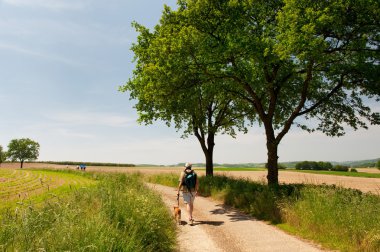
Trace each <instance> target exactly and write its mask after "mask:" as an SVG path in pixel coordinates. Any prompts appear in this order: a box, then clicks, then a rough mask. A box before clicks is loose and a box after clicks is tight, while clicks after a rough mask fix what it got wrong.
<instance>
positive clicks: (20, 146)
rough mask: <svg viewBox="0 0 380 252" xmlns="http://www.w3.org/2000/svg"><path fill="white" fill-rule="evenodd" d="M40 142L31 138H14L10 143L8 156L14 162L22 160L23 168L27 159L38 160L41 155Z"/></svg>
mask: <svg viewBox="0 0 380 252" xmlns="http://www.w3.org/2000/svg"><path fill="white" fill-rule="evenodd" d="M39 150H40V144H39V143H37V142H35V141H33V140H31V139H29V138H21V139H13V140H11V142H10V143H9V144H8V153H7V155H8V157H9V158H10V159H11V161H12V162H15V161H17V160H18V161H20V163H21V166H20V168H22V166H23V164H24V161H25V160H36V159H37V158H38V155H39Z"/></svg>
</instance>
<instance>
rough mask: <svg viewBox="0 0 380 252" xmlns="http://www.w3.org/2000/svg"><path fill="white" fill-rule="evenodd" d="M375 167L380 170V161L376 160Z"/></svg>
mask: <svg viewBox="0 0 380 252" xmlns="http://www.w3.org/2000/svg"><path fill="white" fill-rule="evenodd" d="M376 167H377V169H379V170H380V160H377V163H376Z"/></svg>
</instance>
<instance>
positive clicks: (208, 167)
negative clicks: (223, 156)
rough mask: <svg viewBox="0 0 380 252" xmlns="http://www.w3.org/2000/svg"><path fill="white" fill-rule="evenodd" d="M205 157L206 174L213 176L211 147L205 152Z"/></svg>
mask: <svg viewBox="0 0 380 252" xmlns="http://www.w3.org/2000/svg"><path fill="white" fill-rule="evenodd" d="M205 157H206V176H211V177H212V176H214V162H213V149H211V150H210V149H208V150H207V151H206V152H205Z"/></svg>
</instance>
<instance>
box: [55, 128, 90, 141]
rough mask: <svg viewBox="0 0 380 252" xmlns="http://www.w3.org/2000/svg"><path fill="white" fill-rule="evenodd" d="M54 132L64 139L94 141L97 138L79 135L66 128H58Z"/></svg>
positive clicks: (85, 134)
mask: <svg viewBox="0 0 380 252" xmlns="http://www.w3.org/2000/svg"><path fill="white" fill-rule="evenodd" d="M53 132H54V133H55V134H56V135H58V136H63V137H70V138H71V137H74V138H85V139H94V138H95V136H94V135H91V134H87V133H78V132H73V131H70V130H68V129H64V128H58V129H54V130H53Z"/></svg>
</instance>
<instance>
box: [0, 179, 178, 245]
mask: <svg viewBox="0 0 380 252" xmlns="http://www.w3.org/2000/svg"><path fill="white" fill-rule="evenodd" d="M97 179H98V180H99V182H98V183H97V184H96V185H94V186H92V187H89V188H81V189H75V190H73V192H72V193H71V194H65V195H63V196H54V195H52V197H51V198H50V199H48V200H46V201H45V203H43V204H39V205H38V206H36V205H34V204H33V203H32V202H29V203H24V204H22V205H19V206H18V207H17V208H16V209H12V208H8V209H3V211H2V212H1V215H2V223H1V226H0V251H1V250H2V251H39V250H41V251H172V250H174V247H175V228H174V224H173V221H172V219H171V217H170V215H169V213H168V211H167V209H166V208H165V207H164V204H163V202H162V201H161V199H160V197H159V196H158V195H157V194H156V193H155V192H152V191H150V190H149V189H147V188H146V187H145V186H144V184H143V183H142V182H141V179H140V176H139V175H126V174H107V175H101V174H98V175H97Z"/></svg>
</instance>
